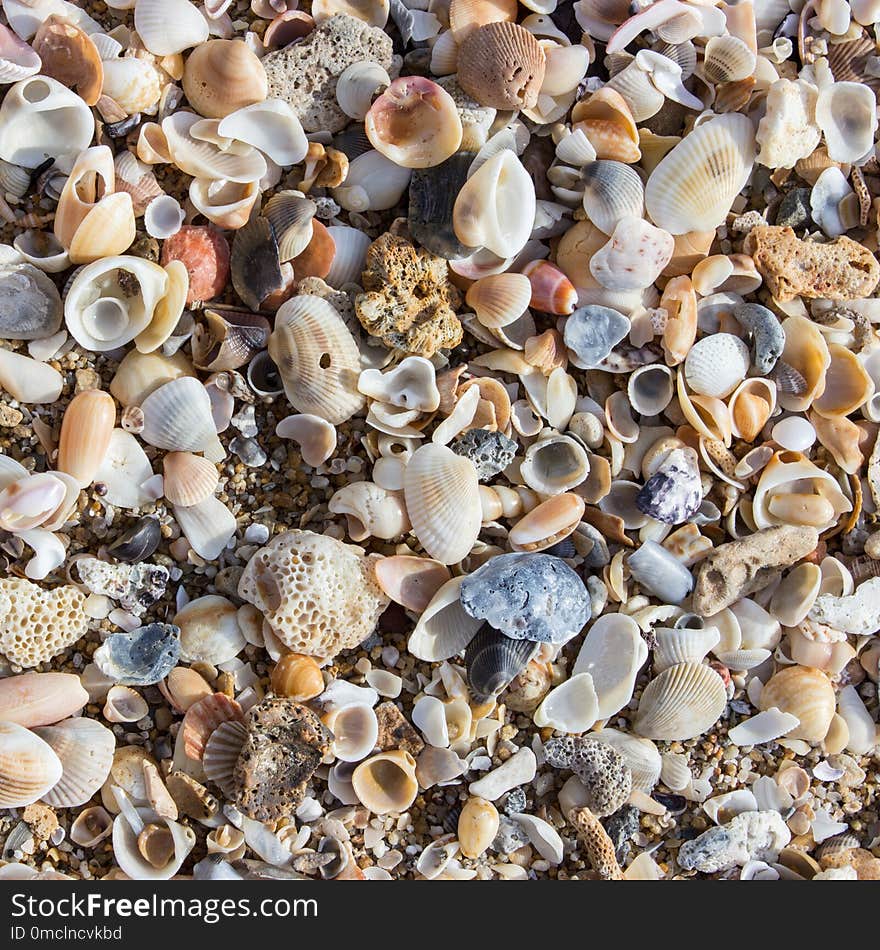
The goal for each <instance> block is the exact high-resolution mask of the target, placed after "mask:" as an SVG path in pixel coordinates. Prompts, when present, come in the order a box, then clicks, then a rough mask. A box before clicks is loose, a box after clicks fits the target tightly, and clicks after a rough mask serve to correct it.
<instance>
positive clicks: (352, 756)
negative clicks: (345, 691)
mask: <svg viewBox="0 0 880 950" xmlns="http://www.w3.org/2000/svg"><path fill="white" fill-rule="evenodd" d="M413 721H415V718H414V719H413ZM330 729H331V731H332V732H333V742H332V744H331V750H332V751H333V753H334V755H335V756H336V758H337V759H340V760H341V761H343V762H360V761H361V759H365V758H366V757H367V756H368V755H369V754H370V753H371V752H372V751H373V749H374V748H375V747H376V740H377V739H378V738H379V721H378V719H377V718H376V713H375V712H373V710H372V709H371V708H370V707H369V706H367V705H366V704H365V703H353V704H352V705H350V706H343V708H342V709H340V710H339V711H338V712H337V713H336V714H335V715H334V716H333V718H332V719H331V720H330Z"/></svg>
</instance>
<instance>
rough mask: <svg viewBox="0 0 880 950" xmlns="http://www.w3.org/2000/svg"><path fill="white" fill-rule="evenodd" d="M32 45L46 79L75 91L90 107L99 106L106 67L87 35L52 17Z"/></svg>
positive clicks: (43, 25)
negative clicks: (54, 80)
mask: <svg viewBox="0 0 880 950" xmlns="http://www.w3.org/2000/svg"><path fill="white" fill-rule="evenodd" d="M31 45H32V46H33V48H34V52H35V53H37V54H38V55H39V57H40V59H41V60H42V61H43V68H42V69H41V70H40V71H41V72H42V74H43V75H44V76H49V77H51V78H52V79H57V80H58V82H60V83H63V84H64V85H65V86H68V87H69V88H72V89H75V90H76V92H77V94H78V95H79V97H80V98H81V99H82V100H83V102H85V104H86V105H87V106H93V105H95V103H96V102H97V101H98V99H99V98H100V97H101V87H102V86H103V85H104V67H103V65H102V64H101V54H100V53H99V52H98V48H97V47H96V46H95V44H94V43H93V42H92V40H91V39H90V38H89V35H88V34H87V33H85V32H84V31H83V30H81V29H80V28H79V27H78V26H74V24H73V23H69V22H68V21H67V20H65V19H64V17H60V16H57V15H56V14H52V16H50V17H47V18H46V19H45V20H44V21H43V22H42V23H41V24H40V28H39V29H38V30H37V34H36V36H35V37H34V40H33V43H32V44H31Z"/></svg>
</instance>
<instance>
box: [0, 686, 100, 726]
mask: <svg viewBox="0 0 880 950" xmlns="http://www.w3.org/2000/svg"><path fill="white" fill-rule="evenodd" d="M88 701H89V694H88V693H87V692H86V691H85V690H84V689H83V687H82V684H81V683H80V680H79V677H78V676H75V675H74V674H73V673H22V674H21V675H20V676H9V677H7V678H6V679H0V720H6V721H7V722H17V723H18V724H19V725H20V726H27V727H28V728H30V727H31V726H50V725H52V723H55V722H60V721H61V720H62V719H66V718H67V717H68V716H72V715H73V714H74V713H77V712H79V711H80V710H81V709H82V708H83V706H85V704H86V703H87V702H88Z"/></svg>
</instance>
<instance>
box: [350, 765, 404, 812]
mask: <svg viewBox="0 0 880 950" xmlns="http://www.w3.org/2000/svg"><path fill="white" fill-rule="evenodd" d="M415 770H416V760H415V759H414V758H413V757H412V756H411V755H410V754H409V752H404V751H403V750H402V749H395V750H393V751H391V752H380V753H379V754H378V755H374V756H372V757H371V758H369V759H367V760H366V761H364V762H361V764H360V765H359V766H358V767H357V768H356V769H355V770H354V772H353V773H352V776H351V784H352V787H353V788H354V793H355V795H357V797H358V800H359V801H360V803H361V804H362V805H363V806H364V807H365V808H368V809H369V810H370V811H371V812H373V813H374V814H377V815H387V814H389V813H391V812H394V813H399V812H404V811H406V810H407V809H408V808H409V807H410V806H411V805H412V803H413V802H414V801H415V800H416V795H417V794H418V791H419V783H418V781H417V780H416V771H415Z"/></svg>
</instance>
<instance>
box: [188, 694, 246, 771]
mask: <svg viewBox="0 0 880 950" xmlns="http://www.w3.org/2000/svg"><path fill="white" fill-rule="evenodd" d="M224 722H244V713H243V712H242V710H241V706H239V705H238V703H237V702H236V701H235V700H234V699H230V698H229V697H228V696H227V695H226V694H225V693H213V694H212V695H210V696H206V697H205V698H204V699H200V700H199V701H198V702H197V703H194V704H193V705H192V706H190V707H189V709H187V711H186V715H185V716H184V717H183V725H182V726H181V729H183V749H184V752H186V754H187V755H188V756H189V757H190V758H191V759H196V760H197V761H201V759H202V756H203V755H204V754H205V746H206V745H207V743H208V739H210V738H211V734H212V733H213V732H214V730H215V729H216V728H217V726H219V725H220V724H221V723H224Z"/></svg>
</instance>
